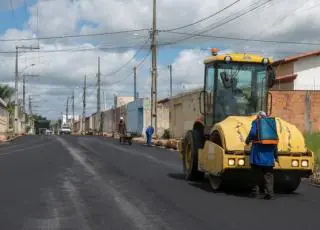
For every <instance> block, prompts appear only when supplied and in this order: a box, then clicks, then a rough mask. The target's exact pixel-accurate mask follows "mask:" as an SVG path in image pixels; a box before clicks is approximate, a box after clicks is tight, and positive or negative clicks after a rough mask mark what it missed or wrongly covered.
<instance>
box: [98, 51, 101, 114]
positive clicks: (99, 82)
mask: <svg viewBox="0 0 320 230" xmlns="http://www.w3.org/2000/svg"><path fill="white" fill-rule="evenodd" d="M97 77H98V81H97V85H98V88H97V112H98V113H99V112H100V110H101V109H100V105H101V104H100V99H101V98H100V84H101V81H100V57H98V74H97Z"/></svg>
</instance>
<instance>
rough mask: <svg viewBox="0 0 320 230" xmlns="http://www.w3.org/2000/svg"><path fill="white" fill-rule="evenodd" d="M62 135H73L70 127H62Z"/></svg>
mask: <svg viewBox="0 0 320 230" xmlns="http://www.w3.org/2000/svg"><path fill="white" fill-rule="evenodd" d="M59 134H60V135H64V134H66V135H71V128H70V127H69V126H62V128H61V129H60V132H59Z"/></svg>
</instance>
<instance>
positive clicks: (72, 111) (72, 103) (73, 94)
mask: <svg viewBox="0 0 320 230" xmlns="http://www.w3.org/2000/svg"><path fill="white" fill-rule="evenodd" d="M71 130H72V131H74V89H73V90H72V129H71Z"/></svg>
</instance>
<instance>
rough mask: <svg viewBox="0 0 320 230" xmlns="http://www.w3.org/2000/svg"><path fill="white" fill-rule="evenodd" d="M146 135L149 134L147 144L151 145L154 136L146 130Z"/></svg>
mask: <svg viewBox="0 0 320 230" xmlns="http://www.w3.org/2000/svg"><path fill="white" fill-rule="evenodd" d="M146 136H147V145H151V144H152V136H151V135H150V134H148V133H147V132H146Z"/></svg>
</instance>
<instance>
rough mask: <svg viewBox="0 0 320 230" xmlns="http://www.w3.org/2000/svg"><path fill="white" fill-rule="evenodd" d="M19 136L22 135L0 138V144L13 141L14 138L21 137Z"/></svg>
mask: <svg viewBox="0 0 320 230" xmlns="http://www.w3.org/2000/svg"><path fill="white" fill-rule="evenodd" d="M21 136H22V135H18V136H14V137H11V138H9V139H6V140H1V141H0V144H3V143H7V142H11V141H14V140H16V139H17V138H18V137H21Z"/></svg>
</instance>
